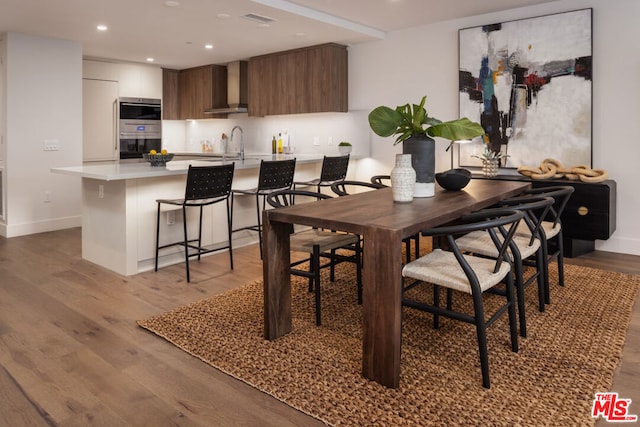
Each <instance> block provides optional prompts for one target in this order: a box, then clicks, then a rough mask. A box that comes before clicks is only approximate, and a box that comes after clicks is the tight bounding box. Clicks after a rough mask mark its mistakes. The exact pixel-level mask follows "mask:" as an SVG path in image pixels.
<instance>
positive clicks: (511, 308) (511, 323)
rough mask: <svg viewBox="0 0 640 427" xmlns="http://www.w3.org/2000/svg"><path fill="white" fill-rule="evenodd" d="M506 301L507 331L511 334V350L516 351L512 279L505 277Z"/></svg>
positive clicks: (516, 338)
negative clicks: (507, 312)
mask: <svg viewBox="0 0 640 427" xmlns="http://www.w3.org/2000/svg"><path fill="white" fill-rule="evenodd" d="M506 289H507V302H508V303H509V308H508V311H509V332H510V335H511V351H513V352H514V353H516V352H517V351H518V328H517V325H516V305H515V298H514V290H513V280H512V279H511V278H510V277H508V278H507V284H506Z"/></svg>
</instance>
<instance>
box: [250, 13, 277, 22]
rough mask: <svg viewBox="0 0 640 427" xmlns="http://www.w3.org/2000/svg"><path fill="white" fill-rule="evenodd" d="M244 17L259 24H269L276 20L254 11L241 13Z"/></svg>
mask: <svg viewBox="0 0 640 427" xmlns="http://www.w3.org/2000/svg"><path fill="white" fill-rule="evenodd" d="M242 17H243V18H244V19H248V20H249V21H254V22H258V23H260V24H270V23H272V22H275V21H276V20H275V19H273V18H269V17H268V16H262V15H257V14H255V13H247V14H246V15H242Z"/></svg>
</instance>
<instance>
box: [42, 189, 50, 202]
mask: <svg viewBox="0 0 640 427" xmlns="http://www.w3.org/2000/svg"><path fill="white" fill-rule="evenodd" d="M44 202H45V203H51V191H49V190H47V191H45V192H44Z"/></svg>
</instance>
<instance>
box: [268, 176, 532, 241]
mask: <svg viewBox="0 0 640 427" xmlns="http://www.w3.org/2000/svg"><path fill="white" fill-rule="evenodd" d="M529 187H530V183H526V182H517V181H490V180H471V182H470V183H469V184H468V185H467V186H466V187H465V188H464V189H463V190H461V191H446V190H443V189H441V188H438V189H437V190H436V194H435V196H434V197H426V198H414V199H413V201H412V202H410V203H395V202H394V201H393V195H392V189H391V188H382V189H379V190H373V191H366V192H362V193H357V194H353V195H350V196H347V197H335V198H332V199H326V200H321V201H318V202H311V203H303V204H298V205H295V206H290V207H286V208H280V209H275V210H270V211H268V213H267V214H268V215H269V218H270V220H271V221H278V222H288V223H293V224H303V225H310V226H316V227H325V228H330V229H334V230H341V231H348V232H352V233H356V234H364V233H365V231H366V230H367V229H370V228H378V229H389V230H398V231H400V232H401V234H402V236H403V237H408V236H411V235H413V234H415V233H417V232H419V231H420V230H422V229H424V228H429V227H434V226H437V225H441V224H444V223H446V222H449V221H452V220H454V219H456V218H458V217H460V216H461V215H462V214H464V213H467V212H471V211H474V210H477V209H480V208H482V207H484V206H488V205H491V204H493V203H496V202H498V201H499V200H502V199H504V198H508V197H512V196H515V195H517V194H520V193H522V191H523V190H524V189H526V188H529Z"/></svg>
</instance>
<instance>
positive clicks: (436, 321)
mask: <svg viewBox="0 0 640 427" xmlns="http://www.w3.org/2000/svg"><path fill="white" fill-rule="evenodd" d="M433 305H434V307H440V286H438V285H433ZM439 327H440V315H439V314H437V313H433V329H438V328H439Z"/></svg>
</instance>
